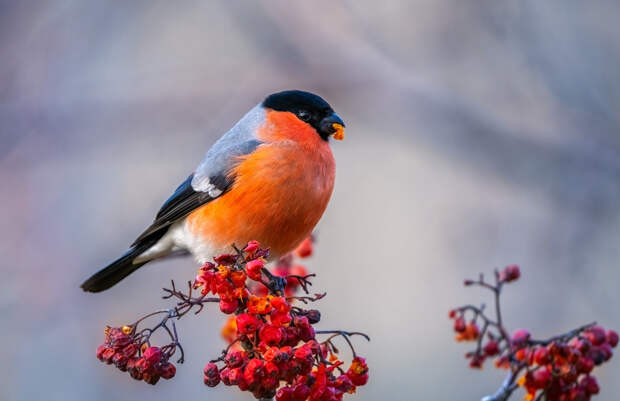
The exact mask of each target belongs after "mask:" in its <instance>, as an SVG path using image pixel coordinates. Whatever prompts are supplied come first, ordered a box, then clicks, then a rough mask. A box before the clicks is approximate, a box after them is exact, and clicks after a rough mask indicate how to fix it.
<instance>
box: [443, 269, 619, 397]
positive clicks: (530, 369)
mask: <svg viewBox="0 0 620 401" xmlns="http://www.w3.org/2000/svg"><path fill="white" fill-rule="evenodd" d="M520 276H521V272H520V269H519V267H518V266H516V265H511V266H507V267H506V268H504V269H503V270H502V271H501V272H499V271H495V282H494V284H491V283H488V282H486V281H485V280H484V277H483V276H482V275H480V277H479V279H478V280H465V285H466V286H472V285H477V286H480V287H483V288H486V289H488V290H490V291H491V292H492V293H493V294H494V296H495V300H494V301H495V317H493V318H491V317H489V316H488V315H487V314H486V312H485V307H484V305H482V306H481V307H477V306H473V305H465V306H461V307H459V308H455V309H452V310H451V311H450V313H449V317H450V318H451V319H452V320H453V329H454V331H455V333H456V340H457V341H475V342H476V348H475V349H474V350H473V351H471V352H468V353H466V354H465V356H466V357H467V358H468V359H469V365H470V367H472V368H478V369H481V368H482V366H483V364H484V362H485V360H486V359H489V358H494V359H495V366H496V367H500V368H504V369H507V370H508V371H509V374H508V377H507V378H506V380H505V382H504V384H503V385H502V387H501V388H500V389H499V390H498V392H497V393H496V394H494V395H493V396H489V397H486V398H485V400H488V401H494V400H506V399H508V397H509V396H510V395H511V394H512V392H513V391H514V390H515V389H516V388H518V387H519V386H522V387H523V388H524V389H525V391H526V395H525V399H526V400H527V401H530V400H543V399H544V400H548V401H587V400H589V399H590V398H591V396H593V395H595V394H598V392H599V386H598V383H597V380H596V378H595V377H594V376H592V374H591V372H592V370H593V369H594V367H595V366H598V365H601V364H602V363H603V362H606V361H608V360H609V359H610V358H611V357H612V355H613V351H612V348H614V347H615V346H616V345H617V344H618V334H617V333H616V332H615V331H613V330H607V331H606V330H605V329H603V328H602V327H601V326H597V325H595V324H594V323H591V324H588V325H584V326H582V327H579V328H576V329H574V330H571V331H570V332H568V333H565V334H561V335H558V336H554V337H552V338H549V339H546V340H535V339H533V338H532V336H531V334H530V332H529V331H527V330H525V329H519V330H516V331H514V333H513V334H512V335H508V331H507V330H506V328H505V326H504V323H503V321H502V315H501V309H500V294H501V290H502V288H503V286H504V284H506V283H510V282H513V281H515V280H517V279H519V277H520Z"/></svg>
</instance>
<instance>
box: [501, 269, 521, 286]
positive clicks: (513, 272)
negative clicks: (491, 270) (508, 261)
mask: <svg viewBox="0 0 620 401" xmlns="http://www.w3.org/2000/svg"><path fill="white" fill-rule="evenodd" d="M519 277H521V270H519V266H517V265H509V266H506V267H505V268H504V270H502V272H501V273H500V275H499V279H500V280H501V281H505V282H507V283H509V282H511V281H515V280H517V279H518V278H519Z"/></svg>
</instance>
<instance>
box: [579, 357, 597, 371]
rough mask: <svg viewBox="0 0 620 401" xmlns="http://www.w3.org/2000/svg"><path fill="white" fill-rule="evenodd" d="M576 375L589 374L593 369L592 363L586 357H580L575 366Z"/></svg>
mask: <svg viewBox="0 0 620 401" xmlns="http://www.w3.org/2000/svg"><path fill="white" fill-rule="evenodd" d="M575 368H576V369H577V372H578V373H586V374H587V373H590V372H592V369H594V361H593V360H592V359H590V358H588V357H585V356H583V357H581V358H579V360H578V361H577V363H576V364H575Z"/></svg>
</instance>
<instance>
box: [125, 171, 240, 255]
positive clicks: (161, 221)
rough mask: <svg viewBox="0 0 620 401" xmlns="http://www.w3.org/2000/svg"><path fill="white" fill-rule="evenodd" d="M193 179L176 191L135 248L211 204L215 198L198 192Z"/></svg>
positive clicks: (186, 181) (190, 178) (189, 178)
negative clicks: (198, 209) (201, 207)
mask: <svg viewBox="0 0 620 401" xmlns="http://www.w3.org/2000/svg"><path fill="white" fill-rule="evenodd" d="M192 178H194V174H192V175H190V176H189V177H187V179H186V180H185V181H183V183H182V184H181V185H179V187H178V188H177V189H176V191H174V193H173V194H172V195H171V196H170V198H168V200H166V202H164V204H163V205H162V207H161V209H159V212H157V217H155V221H153V224H151V225H150V226H149V228H147V229H146V230H145V231H144V232H143V233H142V234H140V236H139V237H138V238H136V240H135V241H134V242H133V244H131V246H135V245H137V244H138V243H140V242H141V241H142V240H143V239H145V238H147V237H148V236H150V235H152V234H154V233H156V232H158V231H160V230H162V229H164V228H168V227H169V226H170V225H171V224H172V223H174V222H175V221H177V220H179V219H181V218H183V217H185V216H187V215H188V214H189V213H190V212H192V211H193V210H195V209H197V208H199V207H200V206H202V205H204V204H205V203H208V202H211V201H212V200H213V199H214V198H213V197H211V196H209V194H208V193H207V192H198V191H195V190H194V188H192ZM226 184H227V185H226V187H225V188H222V192H225V191H226V190H227V189H228V187H229V186H230V184H229V183H226Z"/></svg>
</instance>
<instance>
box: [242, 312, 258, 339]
mask: <svg viewBox="0 0 620 401" xmlns="http://www.w3.org/2000/svg"><path fill="white" fill-rule="evenodd" d="M260 325H261V321H260V320H258V318H257V317H256V316H254V315H250V314H249V313H242V314H240V315H238V316H237V331H238V332H239V333H242V334H254V333H255V332H256V330H258V328H259V327H260Z"/></svg>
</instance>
